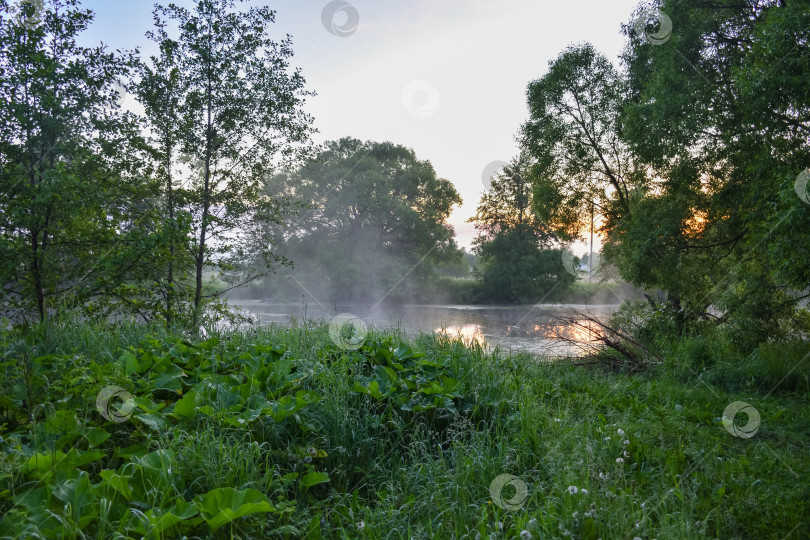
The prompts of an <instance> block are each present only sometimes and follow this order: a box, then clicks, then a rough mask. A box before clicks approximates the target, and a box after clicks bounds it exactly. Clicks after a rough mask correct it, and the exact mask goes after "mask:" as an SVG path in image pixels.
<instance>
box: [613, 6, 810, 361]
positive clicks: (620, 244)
mask: <svg viewBox="0 0 810 540" xmlns="http://www.w3.org/2000/svg"><path fill="white" fill-rule="evenodd" d="M654 6H655V7H656V8H660V10H661V11H662V12H663V13H665V14H666V15H667V16H668V17H669V18H670V19H671V20H672V24H673V33H672V36H671V38H670V39H669V40H667V42H666V43H664V44H662V45H660V46H653V45H650V44H648V43H645V42H644V41H643V40H641V39H639V38H638V37H637V36H635V35H634V34H633V32H632V29H631V28H629V27H628V29H627V30H628V35H629V38H630V41H629V45H628V48H627V51H626V53H625V55H624V61H625V64H626V65H627V68H628V78H627V88H628V90H629V93H628V99H627V100H626V103H625V105H624V107H623V110H622V124H623V132H622V135H623V138H624V140H625V141H627V143H628V144H629V145H630V146H631V148H632V150H633V152H634V154H635V155H636V156H637V158H638V159H639V160H641V161H642V162H643V163H644V164H645V165H648V166H649V167H650V174H651V175H652V176H653V177H657V178H660V179H661V180H660V181H659V182H657V183H656V186H655V191H654V192H651V193H648V194H645V198H644V199H643V200H641V201H640V202H638V203H637V204H636V205H635V206H633V207H632V209H631V213H632V219H631V220H629V221H627V222H623V223H621V224H620V226H619V227H617V229H616V231H615V235H614V236H613V237H612V243H613V244H614V245H613V246H611V253H612V255H613V257H614V258H615V259H616V261H617V265H618V266H619V268H620V270H621V272H622V275H623V276H625V277H627V278H628V279H630V280H631V281H633V282H634V283H637V284H639V285H643V286H645V287H649V288H661V289H663V290H665V291H667V292H668V293H669V295H670V299H671V300H672V302H671V303H672V305H673V306H674V307H675V308H676V311H678V312H679V317H680V318H681V320H682V321H687V320H690V319H691V320H695V319H699V318H703V319H714V320H715V321H716V322H718V323H720V324H722V325H724V326H726V327H727V331H728V332H729V333H731V334H733V335H734V339H735V341H737V342H741V343H745V346H747V347H749V348H750V347H754V346H756V344H757V343H761V342H763V341H766V340H769V339H775V338H779V337H781V336H784V335H785V333H788V334H789V333H790V332H791V331H795V329H796V327H795V326H793V329H792V330H791V324H790V321H791V319H792V314H793V313H794V312H795V307H796V303H797V302H798V301H800V300H801V298H803V297H806V295H807V283H808V282H810V275H808V273H807V268H808V266H807V265H806V264H796V261H801V260H807V258H808V252H807V245H808V241H807V233H806V231H807V225H808V223H810V222H808V219H810V207H808V205H807V204H805V203H804V202H803V201H802V200H801V199H800V198H799V197H798V196H797V194H796V188H795V181H796V178H797V176H798V175H799V173H800V172H801V171H802V170H803V169H804V168H806V162H807V159H808V157H810V155H809V154H808V149H807V135H808V132H807V120H808V107H810V104H808V96H807V92H806V85H803V84H802V83H799V81H800V80H804V79H806V78H807V77H808V73H810V64H808V61H807V58H808V54H807V37H808V34H807V32H808V31H807V28H808V27H807V24H806V23H807V21H808V20H810V19H809V18H810V9H808V6H807V4H806V3H803V2H779V3H775V2H765V3H763V2H753V1H751V2H720V3H719V4H718V5H717V6H708V5H705V6H704V5H693V6H691V5H690V6H686V5H684V4H683V3H682V2H677V1H668V0H667V1H662V2H655V3H654ZM777 88H778V89H779V90H776V89H777Z"/></svg>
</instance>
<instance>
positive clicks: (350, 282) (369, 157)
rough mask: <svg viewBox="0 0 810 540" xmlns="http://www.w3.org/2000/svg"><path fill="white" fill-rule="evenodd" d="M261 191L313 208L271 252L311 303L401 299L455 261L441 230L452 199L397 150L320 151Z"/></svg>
mask: <svg viewBox="0 0 810 540" xmlns="http://www.w3.org/2000/svg"><path fill="white" fill-rule="evenodd" d="M268 189H270V190H271V192H272V193H273V196H274V197H288V198H297V199H300V200H303V201H305V202H306V203H307V204H308V205H309V206H310V207H311V208H312V209H311V210H310V211H308V212H305V213H304V214H303V215H302V216H301V217H300V218H299V219H298V220H297V223H296V225H295V226H294V227H292V228H289V229H281V231H280V233H279V234H278V235H277V237H276V240H275V243H276V244H277V245H278V244H284V245H285V246H286V251H285V256H286V257H288V258H291V259H292V260H293V261H295V264H296V272H295V274H293V275H292V277H294V278H295V281H298V283H301V284H303V285H304V286H305V287H306V289H307V290H309V291H313V294H315V295H316V296H321V297H326V296H334V297H336V298H339V299H343V300H346V299H352V300H363V301H372V302H374V301H379V300H380V299H381V298H384V297H389V295H392V296H394V297H400V298H402V297H406V296H408V295H410V294H414V293H416V292H418V289H419V288H421V286H422V285H424V283H425V281H426V280H427V279H428V278H430V277H431V276H432V275H433V274H434V273H435V267H436V266H437V265H453V264H457V263H458V262H459V261H460V259H461V251H460V250H459V249H458V247H457V246H456V244H455V241H454V239H453V229H452V227H451V226H449V225H447V223H446V220H447V218H448V217H449V215H450V212H451V211H452V208H453V206H454V205H456V204H460V203H461V198H460V197H459V195H458V193H457V192H456V190H455V188H454V187H453V185H452V184H451V183H450V182H449V181H447V180H444V179H441V178H438V177H437V176H436V172H435V170H434V169H433V166H432V165H431V164H430V163H429V162H427V161H420V160H419V159H417V157H416V155H415V154H414V152H413V150H410V149H408V148H405V147H403V146H399V145H394V144H392V143H389V142H385V143H377V142H370V141H369V142H362V141H359V140H357V139H351V138H344V139H341V140H339V141H332V142H328V143H326V144H325V145H324V147H323V148H322V150H321V151H320V153H319V154H318V155H317V156H315V157H314V158H313V159H312V160H310V161H308V162H307V163H306V164H305V165H304V166H302V167H300V168H298V169H296V170H294V171H290V172H289V173H287V174H285V175H281V176H279V177H277V178H275V179H274V180H273V181H272V182H270V183H269V184H268ZM290 280H291V281H292V278H290ZM294 288H295V290H296V291H300V290H301V289H300V286H299V285H297V284H295V285H294Z"/></svg>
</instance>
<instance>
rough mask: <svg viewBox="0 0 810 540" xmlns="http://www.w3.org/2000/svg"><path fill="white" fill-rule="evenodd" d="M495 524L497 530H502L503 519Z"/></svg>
mask: <svg viewBox="0 0 810 540" xmlns="http://www.w3.org/2000/svg"><path fill="white" fill-rule="evenodd" d="M495 526H496V527H498V530H499V531H502V530H503V521H499V522H498V523H496V524H495Z"/></svg>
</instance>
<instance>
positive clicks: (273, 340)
mask: <svg viewBox="0 0 810 540" xmlns="http://www.w3.org/2000/svg"><path fill="white" fill-rule="evenodd" d="M181 338H182V339H186V340H190V343H189V344H188V345H184V344H183V342H182V341H180V339H181ZM0 339H2V345H3V350H4V351H5V356H4V364H3V370H4V373H3V377H2V381H3V382H2V383H0V399H1V400H2V407H3V410H2V413H3V417H2V418H3V419H2V420H0V423H2V426H1V427H0V435H1V436H2V439H1V442H2V445H3V458H2V463H1V464H0V516H2V517H0V531H2V533H0V534H2V535H3V536H4V537H36V536H40V537H55V536H59V537H62V538H107V537H117V538H121V537H142V536H145V537H154V538H172V537H177V536H181V535H186V536H188V537H219V538H229V537H230V538H254V537H260V536H261V537H279V538H282V537H289V538H298V537H308V538H337V537H347V538H437V537H441V538H478V537H479V535H480V537H481V538H489V537H494V538H516V537H520V535H521V533H522V531H528V534H530V535H531V537H533V538H560V537H566V536H567V537H571V538H594V539H596V538H603V539H608V538H635V537H638V538H661V539H663V538H703V537H710V538H774V539H777V538H778V539H782V538H806V537H808V536H810V517H808V516H810V512H808V503H807V501H808V500H810V450H808V440H809V439H810V415H808V412H810V411H808V397H809V394H810V384H808V374H809V373H810V359H806V357H803V354H805V353H806V352H807V348H806V344H805V345H804V348H802V347H801V346H799V345H796V346H776V345H769V346H764V347H762V348H761V349H760V350H758V351H757V352H756V353H755V354H753V355H751V356H749V357H748V358H747V359H743V358H738V357H735V356H734V353H733V352H731V349H730V348H727V347H726V348H724V347H722V346H720V345H718V344H717V343H714V342H711V341H710V340H706V341H700V340H694V341H683V342H681V343H679V344H677V345H674V346H673V347H672V349H671V350H670V351H668V352H667V354H666V361H665V362H664V363H663V364H662V365H659V366H655V367H652V368H650V369H648V370H647V371H644V372H642V373H640V374H633V375H629V374H625V373H621V372H614V371H607V370H604V369H601V368H599V367H598V366H597V367H594V366H591V367H576V366H572V365H570V364H554V363H547V362H539V361H537V360H536V359H532V358H529V357H526V356H515V357H506V356H503V355H502V354H500V353H499V352H498V351H495V352H494V353H487V352H486V351H484V350H481V349H480V348H477V347H472V348H471V347H466V346H464V345H463V344H462V343H460V342H458V341H452V340H449V339H447V338H444V337H438V336H433V335H420V336H413V337H406V336H402V335H400V334H397V333H390V332H388V333H386V332H377V331H372V332H371V333H370V334H369V335H368V336H367V337H366V340H365V342H364V345H363V347H362V348H361V349H359V350H358V351H349V350H342V349H340V348H338V347H336V346H335V344H334V343H333V341H332V339H331V338H330V336H329V333H328V330H327V328H326V326H325V325H324V324H320V323H313V322H310V323H309V324H306V325H302V326H300V327H298V328H295V329H287V328H280V327H270V328H267V329H260V330H251V331H248V332H245V333H241V332H234V333H229V334H222V335H217V336H215V337H213V338H211V339H208V340H206V341H200V340H198V339H197V340H195V339H190V338H188V337H183V336H173V335H169V334H167V333H166V332H165V331H163V330H161V329H159V328H147V327H143V326H134V325H131V326H127V325H123V326H116V327H109V326H103V325H92V324H87V323H85V324H68V325H50V326H43V327H38V328H36V329H34V330H33V331H31V332H29V333H27V334H20V333H11V332H6V333H4V334H2V335H1V337H0ZM404 342H407V343H406V344H403V343H404ZM34 347H35V348H36V349H34ZM127 350H129V353H126V351H127ZM172 366H175V367H177V368H178V369H181V370H182V374H178V372H177V371H176V370H175V369H174V368H173V367H172ZM397 366H399V367H397ZM386 368H387V369H386ZM109 384H117V385H119V386H121V387H123V388H126V389H127V390H128V391H130V392H131V393H132V394H133V395H134V396H135V404H136V407H135V409H134V411H133V414H132V416H131V417H130V418H128V419H127V420H126V421H125V422H121V423H116V422H110V421H106V420H105V419H104V418H103V417H102V416H101V415H100V414H99V412H98V411H97V410H96V404H95V399H96V396H97V394H98V392H99V390H100V389H101V388H102V387H104V386H107V385H109ZM411 386H412V387H413V388H411ZM206 388H209V390H206ZM211 388H213V389H211ZM181 395H182V396H183V398H182V399H181ZM257 396H258V397H257ZM735 401H744V402H747V403H749V404H751V405H752V406H753V407H755V408H756V410H757V411H758V412H759V414H760V417H761V421H760V425H759V429H758V431H757V432H756V434H755V435H754V436H753V437H751V438H741V437H735V436H733V435H731V434H730V433H729V431H727V430H726V429H725V427H724V425H723V423H722V420H721V417H722V415H723V411H724V409H725V408H726V407H727V406H728V405H729V404H730V403H732V402H735ZM745 421H746V418H745V415H744V414H742V413H741V414H739V415H738V417H737V418H735V423H737V424H740V423H742V424H745ZM3 422H4V423H3ZM71 449H73V450H75V451H74V452H73V453H72V454H71ZM48 456H50V457H48ZM56 458H58V459H56ZM504 473H509V474H511V475H514V476H516V477H518V478H519V479H520V480H522V482H523V483H525V485H526V488H527V497H526V498H525V500H522V501H515V504H514V509H513V510H507V509H504V508H502V507H501V506H499V504H497V503H499V502H503V501H507V502H508V501H509V500H510V499H512V498H513V497H515V496H516V495H517V492H516V488H515V487H514V485H515V484H514V483H513V484H511V485H507V486H506V487H505V488H504V490H503V492H502V493H501V496H502V499H501V500H499V499H494V500H493V497H492V496H491V495H490V492H489V488H490V484H491V482H492V481H493V480H494V479H495V478H496V477H498V476H499V475H501V474H504ZM518 483H519V482H518ZM574 487H575V488H576V490H575V489H574ZM574 491H576V493H574ZM507 506H508V505H507ZM222 508H227V509H228V511H227V512H223V511H221V510H222ZM234 516H238V517H234ZM523 534H524V537H528V536H527V533H525V532H524V533H523Z"/></svg>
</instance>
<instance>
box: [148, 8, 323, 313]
mask: <svg viewBox="0 0 810 540" xmlns="http://www.w3.org/2000/svg"><path fill="white" fill-rule="evenodd" d="M233 8H234V1H233V0H198V1H197V2H195V4H194V9H193V10H188V9H186V8H183V7H179V6H177V5H175V4H170V5H168V6H167V7H161V6H158V7H157V8H156V10H155V21H156V26H157V30H156V31H155V32H153V33H151V34H150V36H151V37H152V39H153V40H155V41H156V42H157V43H158V44H159V45H160V50H161V55H160V57H156V58H154V59H153V61H152V67H151V68H145V69H144V74H145V75H146V76H145V77H144V78H143V80H142V82H141V85H140V93H141V95H142V97H143V99H144V101H145V102H146V103H147V107H146V111H147V114H148V115H149V120H150V123H151V124H152V125H154V126H155V127H156V128H157V129H156V146H157V148H156V156H155V157H156V158H157V160H158V162H159V163H160V162H161V161H165V162H166V166H165V167H164V169H163V171H162V173H163V176H164V179H165V181H164V183H165V185H166V186H167V189H166V192H167V195H169V194H173V196H174V197H176V202H175V201H174V200H172V201H169V202H171V204H170V205H169V208H168V210H169V212H168V214H169V215H168V218H169V223H172V220H173V205H174V204H176V205H177V207H178V208H182V209H185V210H187V211H188V212H189V214H190V216H191V218H192V222H191V227H192V234H191V238H189V239H188V241H187V245H185V246H183V248H186V249H188V250H189V251H190V253H191V256H192V257H193V259H194V276H195V283H194V298H193V306H194V313H193V315H192V327H196V326H197V323H198V321H199V316H200V309H201V307H202V302H203V272H204V271H205V270H208V269H210V268H216V269H219V270H221V271H223V272H225V273H227V274H228V275H229V276H230V279H231V281H232V283H233V286H234V287H235V286H239V285H243V284H246V283H250V282H251V281H253V280H255V279H257V278H258V277H260V276H262V275H264V274H266V273H268V272H269V271H270V268H271V267H272V265H273V264H275V263H277V262H279V261H280V260H281V258H280V257H279V256H278V255H277V254H275V253H273V251H272V250H271V248H270V243H269V241H268V239H267V237H266V234H265V232H266V228H267V227H268V226H269V225H270V224H271V223H275V224H281V223H283V220H284V218H285V216H286V214H287V213H288V212H289V211H290V206H291V205H290V202H289V201H288V200H286V199H283V198H273V197H269V196H268V195H267V193H266V192H265V190H264V189H263V188H264V182H265V180H266V178H267V177H268V176H269V175H270V174H271V173H272V172H273V170H274V161H275V160H277V159H279V158H280V157H284V158H286V159H291V158H293V157H294V156H295V153H296V150H295V149H296V148H300V146H301V145H303V144H306V143H307V142H308V137H309V133H310V131H311V126H310V124H311V118H310V117H309V116H308V115H306V114H305V113H304V112H303V111H302V106H303V103H304V100H305V98H306V97H307V96H309V95H310V93H309V92H307V91H305V90H304V84H305V81H304V78H303V76H302V75H301V73H300V71H298V70H291V69H290V66H289V59H290V57H291V56H292V42H291V39H290V37H289V36H287V37H286V38H284V39H282V40H280V41H276V40H273V39H272V38H271V37H270V34H269V31H270V26H271V24H272V23H274V22H275V12H274V11H273V10H271V9H270V8H269V7H267V6H262V7H252V8H249V9H246V10H243V11H237V10H234V9H233ZM167 25H176V26H177V27H178V28H179V30H180V33H179V36H178V37H177V38H176V39H172V38H170V37H169V35H168V33H167V32H166V30H165V27H166V26H167ZM180 158H182V159H183V161H185V163H186V164H187V165H188V167H189V168H190V171H189V172H188V173H186V174H185V175H181V174H180V173H179V171H177V170H176V169H177V167H178V165H179V164H180ZM173 169H174V170H173ZM174 184H177V185H183V186H184V187H182V188H177V189H175V190H172V189H171V188H172V186H173V185H174ZM186 184H187V185H186ZM282 262H283V261H282ZM257 263H259V264H257ZM169 282H170V284H169V285H170V286H172V284H173V283H172V280H171V279H170V280H169Z"/></svg>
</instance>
